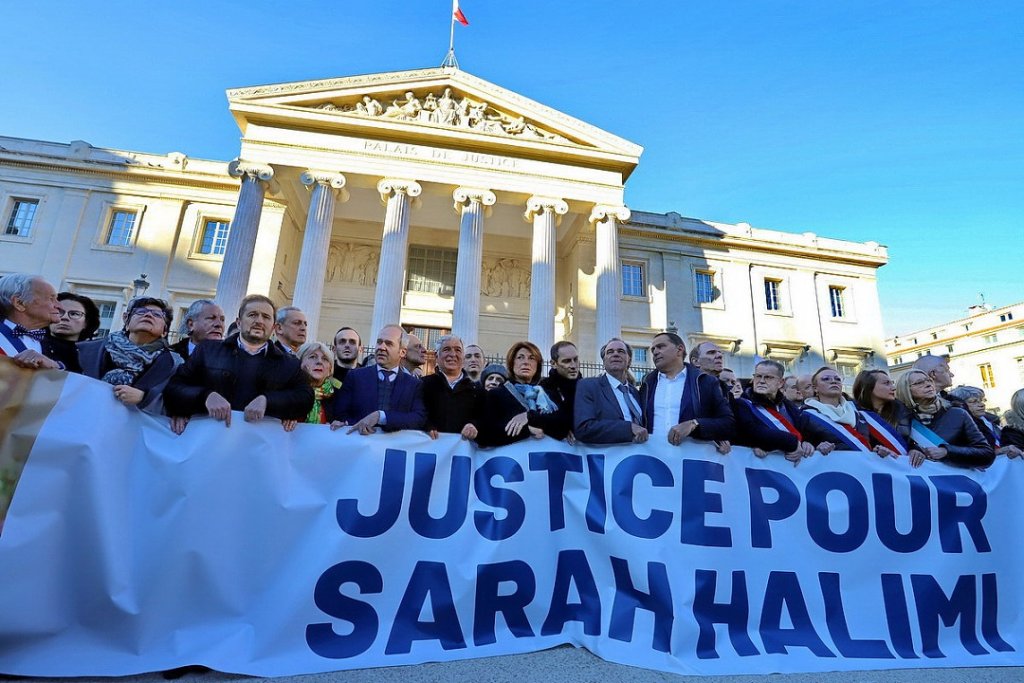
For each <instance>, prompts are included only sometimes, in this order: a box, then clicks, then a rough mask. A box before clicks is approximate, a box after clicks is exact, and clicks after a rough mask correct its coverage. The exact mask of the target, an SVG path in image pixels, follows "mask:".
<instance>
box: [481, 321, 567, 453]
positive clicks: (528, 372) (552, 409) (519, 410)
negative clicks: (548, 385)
mask: <svg viewBox="0 0 1024 683" xmlns="http://www.w3.org/2000/svg"><path fill="white" fill-rule="evenodd" d="M542 363H543V357H542V356H541V353H540V349H538V348H537V347H536V345H534V344H531V343H530V342H528V341H521V342H516V343H515V344H513V345H512V348H510V349H509V350H508V353H507V354H506V356H505V365H506V366H507V367H508V371H509V376H510V379H509V381H508V382H506V383H505V384H503V385H502V386H500V387H498V388H496V389H494V390H492V391H488V392H487V394H486V397H487V398H486V403H485V404H484V410H483V413H482V415H481V416H480V433H479V435H478V436H477V443H478V444H479V445H481V446H503V445H505V444H509V443H515V442H516V441H522V440H523V439H526V438H527V437H530V436H532V437H534V438H538V439H539V438H541V437H543V436H551V437H554V438H556V439H564V438H565V437H566V434H567V431H566V429H565V425H564V421H563V420H560V419H559V416H558V407H557V406H555V404H554V402H553V401H552V400H551V398H550V397H549V396H548V395H547V394H546V393H545V392H544V390H543V389H541V388H540V386H538V384H539V382H540V379H541V367H542Z"/></svg>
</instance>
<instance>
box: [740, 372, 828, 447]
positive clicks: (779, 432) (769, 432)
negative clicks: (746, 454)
mask: <svg viewBox="0 0 1024 683" xmlns="http://www.w3.org/2000/svg"><path fill="white" fill-rule="evenodd" d="M784 377H785V368H784V367H783V365H782V363H779V362H778V361H774V360H762V361H761V362H760V363H758V364H757V365H755V366H754V376H753V380H752V382H751V384H750V388H749V389H747V390H746V391H745V392H743V395H742V396H741V397H740V398H739V399H737V401H736V404H735V410H736V423H737V432H738V433H737V436H736V441H735V443H737V444H739V445H742V446H749V447H750V448H753V449H754V455H756V456H757V457H759V458H763V457H765V456H766V455H767V454H768V453H769V452H770V451H782V452H783V453H785V454H786V459H787V460H789V461H790V462H794V463H795V462H799V461H800V459H801V458H806V457H809V456H810V455H811V454H813V453H814V445H813V444H810V443H808V442H806V441H804V439H803V435H802V433H801V431H800V430H801V428H802V427H803V423H804V416H803V414H802V413H801V412H800V409H799V408H797V407H796V406H795V405H793V403H792V402H791V401H789V400H788V399H787V398H786V397H785V396H784V395H783V392H782V387H783V383H784V382H785V379H784Z"/></svg>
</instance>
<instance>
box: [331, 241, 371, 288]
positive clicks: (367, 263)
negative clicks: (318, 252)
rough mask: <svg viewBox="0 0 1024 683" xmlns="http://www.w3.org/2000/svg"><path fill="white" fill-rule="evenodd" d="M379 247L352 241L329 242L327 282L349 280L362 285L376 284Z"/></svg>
mask: <svg viewBox="0 0 1024 683" xmlns="http://www.w3.org/2000/svg"><path fill="white" fill-rule="evenodd" d="M379 260H380V249H378V248H376V247H371V246H369V245H366V244H355V243H352V242H331V246H330V248H329V249H328V250H327V278H326V280H327V282H351V283H353V284H357V285H362V286H363V287H374V286H376V284H377V263H378V261H379Z"/></svg>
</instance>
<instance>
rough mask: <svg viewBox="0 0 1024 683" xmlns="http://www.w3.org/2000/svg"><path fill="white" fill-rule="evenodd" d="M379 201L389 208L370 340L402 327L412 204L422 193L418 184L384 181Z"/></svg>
mask: <svg viewBox="0 0 1024 683" xmlns="http://www.w3.org/2000/svg"><path fill="white" fill-rule="evenodd" d="M377 191H378V192H380V199H381V201H382V202H384V203H386V204H387V207H388V208H387V213H386V214H385V215H384V235H383V237H382V238H381V243H380V263H379V264H378V267H377V291H376V293H375V295H374V299H373V302H374V303H373V323H372V324H371V326H370V335H371V337H370V339H371V340H372V339H376V338H377V337H376V334H377V332H379V331H380V329H381V328H382V327H384V326H385V325H387V324H390V323H396V324H397V323H400V322H401V314H402V292H403V291H404V290H405V259H406V256H407V255H408V252H409V209H410V200H411V199H412V198H414V197H418V196H419V195H420V193H421V192H422V191H423V188H421V187H420V184H419V183H417V182H416V181H415V180H399V179H395V178H385V179H384V180H381V181H380V182H379V183H377Z"/></svg>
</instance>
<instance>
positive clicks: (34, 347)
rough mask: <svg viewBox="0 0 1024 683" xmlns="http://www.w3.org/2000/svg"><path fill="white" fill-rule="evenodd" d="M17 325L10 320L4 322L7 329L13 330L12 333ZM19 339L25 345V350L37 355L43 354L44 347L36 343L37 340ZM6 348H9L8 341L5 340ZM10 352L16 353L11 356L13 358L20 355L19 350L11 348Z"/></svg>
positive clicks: (30, 338) (29, 338)
mask: <svg viewBox="0 0 1024 683" xmlns="http://www.w3.org/2000/svg"><path fill="white" fill-rule="evenodd" d="M16 324H17V323H14V322H11V321H10V320H4V325H7V327H9V328H11V331H14V326H15V325H16ZM18 339H20V340H21V343H22V344H24V345H25V348H26V349H28V350H29V351H35V352H36V353H42V352H43V345H42V344H41V343H39V342H38V341H36V340H35V339H33V338H32V337H18ZM4 347H5V348H6V347H7V343H6V340H4ZM10 351H14V353H11V354H10V355H11V356H16V355H17V353H18V352H17V350H16V349H14V347H11V349H10Z"/></svg>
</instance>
